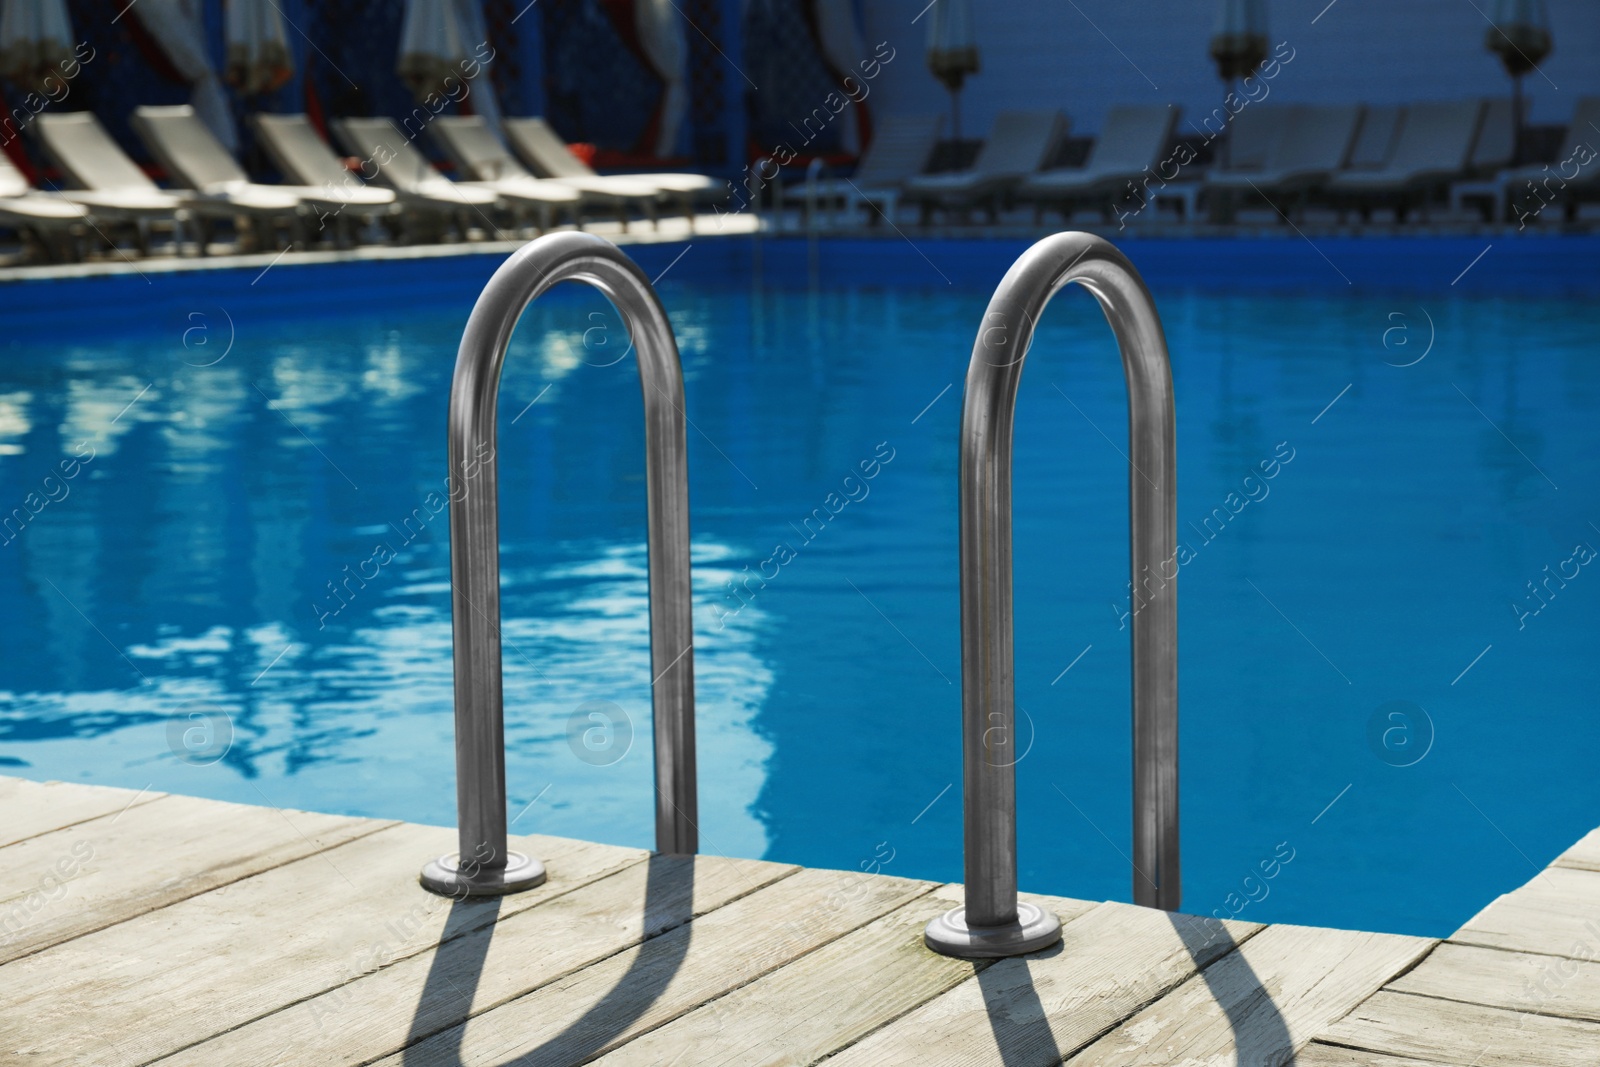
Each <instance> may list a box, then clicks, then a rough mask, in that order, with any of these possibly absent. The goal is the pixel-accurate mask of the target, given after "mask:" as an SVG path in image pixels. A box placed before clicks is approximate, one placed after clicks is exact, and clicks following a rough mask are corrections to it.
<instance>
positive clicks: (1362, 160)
mask: <svg viewBox="0 0 1600 1067" xmlns="http://www.w3.org/2000/svg"><path fill="white" fill-rule="evenodd" d="M1405 116H1406V109H1405V108H1404V107H1403V106H1402V105H1400V104H1368V105H1366V107H1365V108H1364V109H1363V110H1362V112H1361V125H1360V127H1359V128H1358V129H1357V130H1356V139H1355V142H1354V143H1353V144H1351V146H1350V158H1349V159H1348V160H1347V161H1346V162H1345V169H1346V170H1355V171H1366V170H1382V169H1383V168H1384V167H1386V166H1388V165H1389V157H1390V156H1391V155H1392V154H1393V153H1394V144H1395V141H1396V140H1398V139H1399V137H1400V126H1401V124H1402V122H1403V121H1404V120H1405Z"/></svg>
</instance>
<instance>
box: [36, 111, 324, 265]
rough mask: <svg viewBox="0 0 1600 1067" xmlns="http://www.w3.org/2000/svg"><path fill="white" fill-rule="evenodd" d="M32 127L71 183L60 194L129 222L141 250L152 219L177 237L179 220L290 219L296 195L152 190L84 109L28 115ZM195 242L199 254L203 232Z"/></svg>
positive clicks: (100, 216) (102, 217) (104, 216)
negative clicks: (237, 197)
mask: <svg viewBox="0 0 1600 1067" xmlns="http://www.w3.org/2000/svg"><path fill="white" fill-rule="evenodd" d="M32 129H33V132H34V136H35V137H36V138H37V139H38V141H39V144H40V146H41V147H42V148H43V149H44V152H45V155H47V156H48V157H49V158H50V159H51V161H52V162H54V163H55V165H56V167H57V168H58V169H59V170H60V171H61V173H62V174H63V175H64V176H65V177H66V179H67V180H68V182H70V183H71V185H72V186H74V188H69V189H64V190H62V192H61V195H62V196H64V197H65V198H66V199H68V200H71V201H73V202H75V203H79V204H82V205H84V206H85V207H87V208H88V209H89V210H90V212H91V213H92V214H93V215H94V217H95V219H96V220H97V221H106V222H110V221H115V222H132V223H134V224H135V225H136V227H137V235H138V243H139V248H140V250H141V251H147V250H148V247H149V230H150V227H151V225H152V224H153V223H157V222H170V223H172V224H173V227H174V240H175V241H179V240H181V236H182V227H183V224H184V222H186V221H187V220H189V219H191V218H200V219H216V218H228V219H233V220H235V222H237V220H238V219H239V218H240V217H245V218H247V219H255V218H259V217H261V216H266V217H268V218H272V217H279V216H287V217H289V218H293V216H294V214H295V212H296V211H297V209H298V207H299V200H298V198H295V197H288V196H283V195H282V194H273V195H271V196H263V197H261V198H259V199H256V200H254V201H253V202H251V203H248V204H246V203H242V202H239V201H234V200H227V199H223V198H218V197H209V196H206V195H204V194H201V193H196V192H192V191H188V190H184V191H178V192H174V191H169V190H166V189H161V188H158V187H157V186H156V183H155V182H153V181H151V180H150V178H149V176H148V175H147V174H145V172H144V171H143V170H140V169H139V165H138V164H137V163H135V162H134V161H133V160H131V159H129V158H128V154H127V153H126V152H124V151H123V150H122V148H121V146H120V145H118V144H117V142H116V141H114V140H112V138H111V135H110V134H109V133H107V132H106V129H105V127H104V126H102V125H100V120H99V119H97V118H95V116H94V115H93V114H92V113H91V112H88V111H63V112H57V113H55V114H48V113H47V114H41V115H39V116H38V117H37V118H35V119H34V122H33V126H32ZM242 232H244V230H243V229H242V228H241V233H242ZM199 246H200V254H201V255H205V253H206V235H205V234H204V233H202V234H201V235H200V241H199Z"/></svg>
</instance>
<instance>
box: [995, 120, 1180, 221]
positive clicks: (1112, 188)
mask: <svg viewBox="0 0 1600 1067" xmlns="http://www.w3.org/2000/svg"><path fill="white" fill-rule="evenodd" d="M1177 120H1178V109H1177V108H1176V107H1173V106H1169V105H1164V104H1155V105H1138V106H1119V107H1113V108H1112V109H1111V110H1110V112H1108V113H1107V115H1106V124H1105V127H1104V128H1103V129H1102V130H1101V131H1100V135H1099V136H1098V137H1096V138H1095V142H1094V146H1093V147H1092V148H1090V150H1089V158H1088V159H1087V160H1086V161H1085V162H1084V165H1083V166H1081V167H1069V168H1063V169H1060V170H1048V171H1045V172H1044V173H1043V174H1035V175H1033V176H1032V177H1029V178H1028V179H1026V180H1025V181H1023V182H1022V184H1021V185H1019V186H1018V187H1017V198H1018V199H1019V200H1028V201H1032V202H1033V203H1034V204H1035V205H1036V211H1037V214H1038V215H1040V216H1042V215H1043V213H1044V209H1045V208H1046V207H1047V206H1054V207H1058V208H1060V210H1061V212H1062V214H1063V216H1070V215H1071V212H1072V209H1073V207H1075V206H1077V205H1079V204H1083V203H1086V202H1087V203H1097V204H1098V205H1099V206H1100V208H1101V210H1102V211H1103V212H1105V214H1106V215H1107V217H1109V216H1110V212H1111V208H1112V205H1114V204H1115V203H1116V201H1117V200H1118V199H1120V198H1121V197H1122V195H1123V194H1124V193H1125V192H1126V191H1127V190H1128V188H1129V186H1130V184H1132V185H1133V186H1136V187H1137V186H1139V185H1140V183H1142V182H1143V181H1144V180H1145V179H1147V178H1148V177H1150V176H1151V174H1152V173H1153V172H1155V171H1156V169H1157V166H1158V164H1159V163H1160V162H1161V159H1162V156H1163V154H1164V153H1165V152H1166V150H1167V142H1168V141H1170V140H1171V139H1172V128H1173V126H1174V124H1175V123H1176V122H1177Z"/></svg>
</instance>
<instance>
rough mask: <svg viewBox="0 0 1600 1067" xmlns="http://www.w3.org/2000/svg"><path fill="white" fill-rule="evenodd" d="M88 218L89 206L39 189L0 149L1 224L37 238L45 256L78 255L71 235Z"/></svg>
mask: <svg viewBox="0 0 1600 1067" xmlns="http://www.w3.org/2000/svg"><path fill="white" fill-rule="evenodd" d="M88 221H89V209H88V208H86V207H84V206H83V205H82V204H75V203H73V202H72V201H71V200H68V199H66V198H65V197H63V196H60V195H58V194H53V193H41V192H39V191H37V190H35V189H34V188H33V186H32V185H30V184H29V183H28V179H27V177H26V176H25V175H24V174H23V173H22V171H20V170H18V169H17V168H16V165H15V164H13V163H12V162H11V157H10V156H8V155H6V154H5V153H4V152H0V226H3V227H5V228H7V229H12V230H16V231H17V232H19V233H23V234H26V235H28V236H29V237H31V238H32V239H33V240H34V241H36V242H37V244H38V246H39V248H40V249H42V250H43V252H44V255H45V256H46V258H48V259H58V258H61V254H60V252H61V249H64V250H65V252H66V256H67V257H68V258H71V259H78V258H80V254H79V251H78V248H77V244H76V241H75V240H74V236H75V235H76V233H77V231H78V230H79V229H81V228H83V227H84V226H85V224H86V223H87V222H88Z"/></svg>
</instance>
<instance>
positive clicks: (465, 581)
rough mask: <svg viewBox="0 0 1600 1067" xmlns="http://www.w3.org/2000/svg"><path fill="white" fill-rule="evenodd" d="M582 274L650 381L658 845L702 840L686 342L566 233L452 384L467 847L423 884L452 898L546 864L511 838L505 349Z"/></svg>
mask: <svg viewBox="0 0 1600 1067" xmlns="http://www.w3.org/2000/svg"><path fill="white" fill-rule="evenodd" d="M562 281H581V282H587V283H588V284H590V285H592V286H594V287H595V288H596V289H599V290H600V291H601V292H602V293H604V294H605V295H606V297H607V298H609V299H610V301H611V302H612V304H614V305H616V308H617V310H618V311H619V312H620V313H621V315H622V318H623V321H624V323H625V324H626V325H627V328H628V334H629V336H630V337H631V338H632V339H633V342H634V349H635V351H636V352H637V353H638V362H639V379H640V384H641V386H642V387H643V390H644V419H645V480H646V483H647V497H648V519H647V522H648V538H649V565H650V673H651V676H652V678H654V682H653V683H652V685H651V690H652V703H653V707H654V714H655V776H656V783H655V784H656V849H657V850H658V851H660V852H670V853H691V852H695V851H697V850H698V848H699V840H698V838H699V834H698V831H697V829H696V825H697V820H698V818H699V814H698V811H697V802H696V790H695V755H694V650H693V626H692V617H691V602H690V584H689V479H688V460H687V448H686V443H685V439H684V422H685V419H686V415H685V413H684V402H683V371H682V368H681V366H680V363H679V359H678V345H677V342H676V341H675V340H674V338H673V335H672V327H671V326H670V325H669V324H668V322H667V316H666V312H664V311H663V310H662V308H661V302H660V301H659V300H658V299H657V298H656V294H655V290H654V289H653V288H652V287H651V285H650V281H649V279H648V278H647V277H646V276H645V274H644V273H643V272H642V271H641V270H640V269H639V268H638V266H637V265H636V264H635V263H634V262H633V260H631V259H629V258H628V257H627V256H625V255H623V253H622V252H621V250H619V249H618V248H617V247H616V246H615V245H613V244H611V243H610V242H609V241H605V240H602V239H600V238H598V237H595V236H593V235H591V234H586V233H555V234H550V235H547V236H545V237H541V238H539V239H538V240H536V241H533V242H532V243H530V244H528V245H526V246H524V247H523V248H522V249H520V250H519V251H517V252H516V253H514V254H513V255H512V256H511V257H510V258H509V259H507V260H506V261H505V263H503V264H502V265H501V266H500V269H499V270H497V271H495V273H494V276H493V277H492V278H490V279H489V283H488V284H487V285H485V286H484V288H483V292H482V293H481V294H480V295H479V296H478V302H477V304H475V305H474V306H473V309H472V315H471V317H470V318H468V320H467V328H466V331H465V333H463V335H462V337H461V349H460V352H459V353H458V355H457V357H456V369H455V377H454V379H453V381H452V382H451V385H450V425H449V438H450V478H449V490H450V584H451V600H450V612H451V623H452V627H453V634H454V643H455V706H456V802H457V819H458V821H459V823H460V850H459V851H458V852H455V853H452V854H450V855H446V856H442V857H440V858H439V859H436V860H433V861H432V862H430V863H429V864H428V865H427V866H426V867H424V868H423V870H422V884H423V886H424V887H426V888H427V889H430V890H432V891H433V892H435V893H440V894H444V895H447V896H453V897H469V896H494V895H498V894H503V893H515V892H518V891H519V890H523V889H531V888H532V887H534V886H536V885H539V884H540V883H542V882H543V881H544V879H545V870H544V864H542V863H540V862H539V861H538V860H537V859H534V858H533V857H530V856H525V855H523V854H522V853H520V852H512V851H510V850H509V849H508V847H507V844H506V760H505V732H504V731H505V720H504V713H503V709H502V704H501V688H500V541H499V514H500V504H499V489H498V484H499V483H498V465H497V458H496V450H495V442H496V430H495V408H496V402H497V401H498V399H499V394H500V371H501V368H502V366H503V365H504V363H505V356H506V346H507V345H508V344H509V343H510V341H511V332H512V330H513V329H514V328H515V327H516V324H517V319H518V318H519V317H520V316H521V315H522V312H523V310H524V309H525V308H526V307H527V306H528V304H530V303H531V302H532V301H533V300H534V299H535V298H536V297H538V296H539V295H540V294H541V293H543V292H544V291H545V290H547V289H549V288H550V287H551V286H552V285H555V284H556V283H557V282H562Z"/></svg>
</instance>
